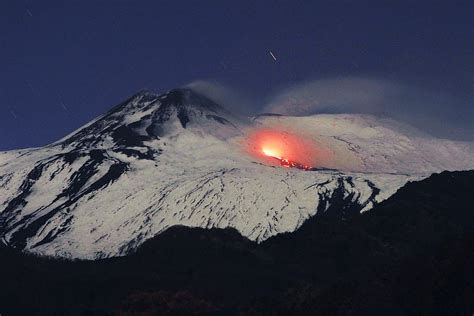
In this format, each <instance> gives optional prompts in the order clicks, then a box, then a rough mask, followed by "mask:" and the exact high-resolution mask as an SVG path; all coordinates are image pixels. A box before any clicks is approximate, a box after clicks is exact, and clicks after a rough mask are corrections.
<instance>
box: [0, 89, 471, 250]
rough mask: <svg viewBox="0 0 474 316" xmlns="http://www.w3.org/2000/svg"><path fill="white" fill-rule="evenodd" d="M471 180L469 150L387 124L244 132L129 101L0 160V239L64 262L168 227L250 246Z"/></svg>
mask: <svg viewBox="0 0 474 316" xmlns="http://www.w3.org/2000/svg"><path fill="white" fill-rule="evenodd" d="M262 133H263V134H262ZM255 135H257V136H255ZM260 135H263V136H264V137H265V135H271V137H272V138H275V137H276V138H281V139H282V142H283V143H284V142H292V143H295V142H296V143H297V142H298V141H293V139H295V137H296V138H297V139H302V141H301V143H300V144H297V145H298V146H297V147H298V148H296V147H294V148H293V149H292V147H291V146H294V145H291V144H290V147H289V148H290V149H292V155H293V156H294V157H291V158H292V159H299V157H301V161H298V163H302V164H305V165H307V164H311V165H310V167H311V168H307V169H308V170H302V169H298V168H285V167H283V166H281V165H280V161H279V159H280V158H282V157H278V159H276V158H275V157H270V156H268V155H267V156H265V155H262V153H261V148H260V146H261V144H260V143H259V141H260V140H261V139H262V137H260ZM295 135H296V136H295ZM282 146H283V147H284V146H286V145H285V144H283V145H282ZM313 147H314V148H313ZM274 156H276V155H274ZM472 168H474V146H473V144H472V143H462V142H454V141H448V140H440V139H434V138H431V137H429V136H427V135H423V134H422V133H420V132H418V131H416V130H414V129H412V128H410V127H407V126H405V125H403V124H400V123H398V122H395V121H392V120H389V119H381V118H377V117H373V116H366V115H348V114H343V115H314V116H308V117H287V116H277V115H260V116H258V117H255V118H252V119H249V118H242V117H239V116H236V115H233V114H232V113H230V112H229V111H227V110H226V109H224V108H222V107H221V106H220V105H218V104H216V103H215V102H213V101H212V100H210V99H209V98H207V97H205V96H203V95H200V94H198V93H196V92H194V91H192V90H190V89H187V88H186V89H176V90H172V91H170V92H168V93H165V94H162V95H155V94H153V93H149V92H141V93H138V94H136V95H135V96H133V97H132V98H130V99H129V100H127V101H125V102H124V103H122V104H120V105H118V106H116V107H115V108H113V109H112V110H110V111H109V112H108V113H106V114H105V115H103V116H101V117H99V118H97V119H95V120H94V121H92V122H91V123H89V124H88V125H86V126H84V127H83V128H81V129H79V130H78V131H76V132H74V133H72V134H70V135H68V136H66V137H65V138H63V139H61V140H59V141H58V142H56V143H53V144H51V145H48V146H45V147H42V148H33V149H26V150H15V151H9V152H3V153H0V235H1V237H2V241H3V242H4V243H6V244H8V245H11V246H13V247H17V248H20V249H24V250H27V251H31V252H34V253H39V254H44V255H54V256H64V257H74V258H102V257H109V256H115V255H124V254H127V253H128V252H130V251H132V250H133V249H135V248H136V247H137V246H138V245H140V244H141V243H142V242H143V241H144V240H146V239H148V238H151V237H153V236H155V235H156V234H159V233H160V232H162V231H164V230H166V229H167V228H169V227H171V226H174V225H185V226H192V227H206V228H211V227H220V228H224V227H234V228H236V229H237V230H238V231H239V232H240V233H241V234H242V235H244V236H246V237H248V238H250V239H252V240H255V241H263V240H265V239H268V238H270V237H271V236H274V235H276V234H279V233H283V232H292V231H294V230H296V229H298V227H300V226H301V225H302V223H303V222H304V221H305V220H307V219H308V218H310V217H312V216H338V217H341V218H342V219H344V218H347V217H350V216H353V215H354V214H357V213H359V212H361V211H367V210H369V209H370V208H372V207H373V205H374V204H375V203H378V202H380V201H382V200H384V199H386V198H387V197H389V196H390V195H392V194H393V193H394V192H396V190H397V189H398V188H400V187H401V186H403V185H404V184H405V183H406V182H407V181H411V180H417V179H422V178H424V177H426V176H428V175H430V174H431V173H433V172H438V171H441V170H463V169H472Z"/></svg>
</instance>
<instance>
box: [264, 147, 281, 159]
mask: <svg viewBox="0 0 474 316" xmlns="http://www.w3.org/2000/svg"><path fill="white" fill-rule="evenodd" d="M262 152H263V154H264V155H265V156H269V157H273V158H277V159H281V155H280V153H279V152H277V151H276V150H274V149H270V148H268V147H263V148H262Z"/></svg>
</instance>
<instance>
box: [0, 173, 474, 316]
mask: <svg viewBox="0 0 474 316" xmlns="http://www.w3.org/2000/svg"><path fill="white" fill-rule="evenodd" d="M473 184H474V171H463V172H443V173H441V174H436V175H433V176H431V177H430V178H428V179H426V180H423V181H420V182H417V183H409V184H407V185H406V186H405V187H403V188H402V189H400V190H399V191H398V192H397V193H396V194H395V195H394V196H392V197H391V198H389V199H388V200H387V201H385V202H383V203H381V204H379V205H378V206H376V207H375V208H374V209H373V210H372V211H370V212H368V213H365V214H362V215H360V216H356V217H353V218H351V219H350V220H345V221H341V220H340V219H336V218H332V217H319V218H313V219H311V220H309V221H307V222H306V223H305V224H304V225H303V226H302V227H301V228H300V229H299V230H298V231H296V232H295V233H289V234H283V235H280V236H277V237H274V238H271V239H269V240H268V241H266V242H264V243H262V244H260V245H257V244H255V243H253V242H250V241H248V240H247V239H245V238H243V237H241V236H240V234H238V233H237V232H236V231H235V230H232V229H225V230H219V229H211V230H207V229H199V228H196V229H194V228H185V227H174V228H171V229H169V230H168V231H166V232H165V233H163V234H161V235H159V236H157V237H155V238H153V239H151V240H149V241H147V242H145V243H144V244H143V245H142V246H141V247H140V248H139V249H138V250H137V252H136V253H135V254H133V255H130V256H128V257H123V258H111V259H104V260H98V261H73V262H71V261H66V260H58V259H46V258H38V257H35V256H31V255H25V254H22V253H19V252H17V251H15V250H12V249H10V248H0V258H1V261H0V266H1V271H2V276H1V286H0V313H1V314H2V315H69V314H72V315H415V314H416V315H472V313H473V311H474V300H473V298H474V269H473V268H472V267H474V212H473V209H474V207H473V202H472V185H473Z"/></svg>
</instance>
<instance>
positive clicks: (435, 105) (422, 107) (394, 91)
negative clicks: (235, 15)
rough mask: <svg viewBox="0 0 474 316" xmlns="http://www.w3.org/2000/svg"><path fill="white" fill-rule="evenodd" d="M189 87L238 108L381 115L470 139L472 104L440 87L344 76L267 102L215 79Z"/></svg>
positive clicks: (473, 125)
mask: <svg viewBox="0 0 474 316" xmlns="http://www.w3.org/2000/svg"><path fill="white" fill-rule="evenodd" d="M188 87H190V88H193V89H194V90H196V91H197V92H200V93H202V94H204V95H207V96H208V97H210V98H211V99H213V100H215V101H216V102H218V103H219V104H222V105H224V106H226V107H227V108H229V109H231V110H232V111H237V112H240V113H241V114H256V113H278V114H283V115H294V116H304V115H311V114H320V113H363V114H372V115H379V116H380V115H381V116H386V117H390V118H393V119H395V120H398V121H403V122H406V123H408V124H410V125H412V126H414V127H416V128H418V129H421V130H424V131H425V132H428V133H429V134H432V135H434V136H437V137H443V138H451V139H457V140H465V141H474V122H473V117H474V106H467V104H465V103H466V101H463V100H460V99H458V98H456V97H453V96H450V95H448V94H446V93H443V92H438V91H430V90H425V89H422V88H419V87H415V86H410V85H407V84H401V83H398V82H393V81H389V80H385V79H377V78H362V77H345V78H332V79H322V80H315V81H309V82H304V83H301V84H298V85H295V86H292V87H289V88H286V89H283V90H282V91H280V92H279V93H276V94H274V95H273V96H270V97H269V98H268V99H267V100H269V101H268V102H267V103H266V105H265V106H261V105H258V104H261V103H259V102H258V101H253V100H251V99H250V98H248V97H243V96H242V95H241V94H239V93H236V92H235V91H234V90H232V89H231V88H229V87H227V86H224V85H222V84H218V83H214V82H209V81H195V82H193V83H191V84H189V85H188Z"/></svg>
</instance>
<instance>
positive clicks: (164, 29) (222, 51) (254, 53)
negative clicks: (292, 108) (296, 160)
mask: <svg viewBox="0 0 474 316" xmlns="http://www.w3.org/2000/svg"><path fill="white" fill-rule="evenodd" d="M473 14H474V12H473V4H472V1H469V0H468V1H436V0H431V1H427V2H424V1H380V0H379V1H370V2H366V1H337V0H336V1H241V0H239V1H204V0H201V1H177V0H175V1H119V0H109V1H105V0H90V1H86V0H81V1H79V0H75V1H74V0H71V1H47V0H44V1H33V0H29V1H26V0H3V1H1V3H0V29H1V32H0V150H6V149H13V148H20V147H29V146H40V145H44V144H46V143H49V142H52V141H54V140H56V139H58V138H60V137H62V136H64V135H65V134H67V133H68V132H70V131H71V130H74V129H75V128H77V127H79V126H80V125H82V124H83V123H86V122H87V121H89V120H91V119H92V118H94V117H95V116H97V115H99V114H101V113H103V112H104V111H106V110H108V109H109V108H110V107H111V106H113V105H115V104H116V103H118V102H120V101H122V100H123V99H125V98H126V97H128V96H129V95H131V94H133V93H135V92H136V91H137V90H140V89H144V88H147V89H151V90H154V91H156V92H162V91H164V90H167V89H170V88H174V87H177V86H180V85H183V84H186V83H189V82H191V81H193V80H198V79H208V80H213V81H216V82H220V83H224V84H227V85H230V86H232V87H235V88H236V89H238V90H240V91H243V92H244V93H245V94H246V95H248V96H249V97H250V98H252V99H254V100H257V102H256V103H258V102H259V101H261V102H262V103H263V101H264V100H265V98H266V97H267V96H268V95H270V94H272V93H275V92H276V91H278V90H279V89H281V88H282V87H286V86H289V85H292V84H296V83H299V82H302V81H305V80H314V79H321V78H327V77H334V76H371V77H377V78H379V77H381V78H384V79H388V80H394V81H396V82H402V83H403V84H405V85H416V86H419V87H422V88H426V89H431V90H436V91H443V92H444V93H446V94H448V95H453V96H455V97H456V99H458V100H462V102H459V104H458V103H456V104H453V105H451V106H452V107H453V108H452V110H453V111H460V113H464V112H465V113H472V111H469V110H466V107H470V106H472V102H471V101H470V100H471V99H472V98H473V96H474V94H473V92H472V87H473V74H474V68H473V64H474V63H473V53H474V51H473V38H472V35H473V24H472V19H473ZM269 51H272V52H273V53H274V54H275V55H276V57H277V61H276V62H275V61H274V60H273V59H272V57H271V56H270V55H269ZM471 122H472V121H471Z"/></svg>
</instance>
